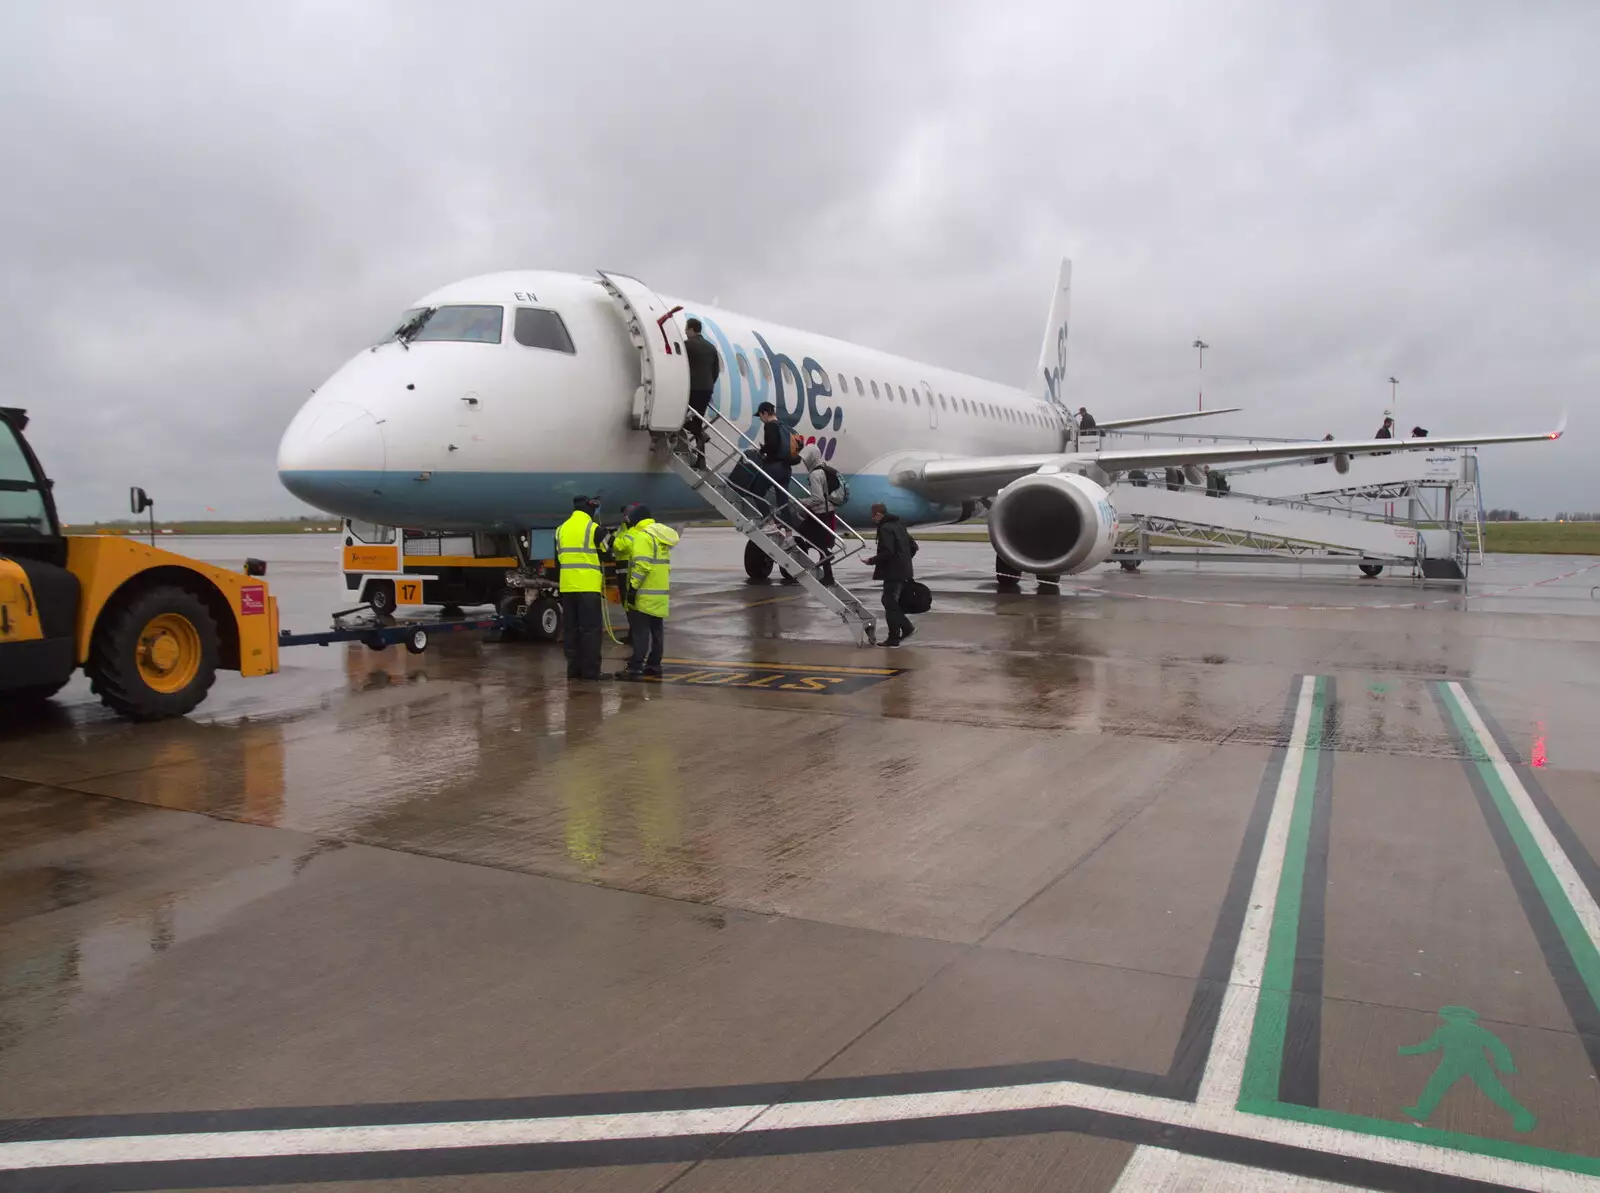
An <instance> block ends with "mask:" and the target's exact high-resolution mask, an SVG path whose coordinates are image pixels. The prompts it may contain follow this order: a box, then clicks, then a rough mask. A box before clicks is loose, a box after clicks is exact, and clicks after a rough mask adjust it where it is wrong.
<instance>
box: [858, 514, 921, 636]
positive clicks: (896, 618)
mask: <svg viewBox="0 0 1600 1193" xmlns="http://www.w3.org/2000/svg"><path fill="white" fill-rule="evenodd" d="M872 520H873V521H874V522H875V523H877V526H878V553H877V554H876V555H874V556H873V557H872V558H871V559H868V560H864V561H863V562H865V563H869V564H871V565H872V578H873V579H874V580H882V581H883V612H884V618H885V620H887V621H888V623H889V637H888V638H887V639H886V640H885V641H884V645H885V646H899V645H900V643H901V642H903V641H904V640H905V639H907V638H909V637H911V635H912V634H914V633H916V629H917V627H916V626H914V625H912V624H911V619H910V618H909V617H907V616H906V615H905V612H904V611H903V610H902V609H901V608H900V594H901V593H902V592H904V591H905V587H906V585H907V584H909V583H911V581H912V580H913V579H915V578H916V577H915V575H914V569H913V568H912V566H911V557H912V556H913V555H915V554H916V553H917V540H916V539H914V538H912V537H911V532H910V531H909V530H907V529H906V527H905V523H904V522H902V521H900V519H899V518H898V517H896V516H895V515H894V514H891V513H890V512H889V507H888V506H886V505H884V504H883V503H882V502H879V503H878V504H876V505H874V506H873V507H872Z"/></svg>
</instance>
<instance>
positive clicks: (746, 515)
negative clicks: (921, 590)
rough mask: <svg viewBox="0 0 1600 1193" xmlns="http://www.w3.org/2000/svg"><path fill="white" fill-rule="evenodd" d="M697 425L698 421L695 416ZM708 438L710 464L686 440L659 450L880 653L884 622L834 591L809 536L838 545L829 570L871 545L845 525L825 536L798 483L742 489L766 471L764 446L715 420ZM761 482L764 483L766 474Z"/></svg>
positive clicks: (664, 435)
mask: <svg viewBox="0 0 1600 1193" xmlns="http://www.w3.org/2000/svg"><path fill="white" fill-rule="evenodd" d="M689 417H690V418H691V419H693V418H695V417H696V416H695V415H694V414H693V413H691V414H690V416H689ZM705 430H706V450H705V454H704V456H703V457H702V456H700V454H699V453H698V452H697V451H696V447H695V442H694V440H693V439H692V438H691V437H690V436H689V435H688V434H687V433H684V432H678V433H671V432H656V433H655V435H654V440H655V448H656V450H657V451H660V452H664V453H665V454H666V458H667V462H668V464H669V465H670V466H671V468H672V470H673V471H674V472H676V473H677V474H678V475H679V476H681V477H682V478H683V479H684V481H685V482H687V483H688V485H689V487H690V488H691V489H693V490H694V491H695V492H696V493H698V494H700V496H701V497H703V498H704V499H705V500H706V501H707V502H708V503H709V504H710V505H711V506H712V507H713V508H715V509H716V510H717V511H718V512H719V513H721V514H722V516H723V517H725V518H727V519H728V521H729V522H730V523H731V524H732V525H733V528H734V529H735V530H737V531H738V532H739V533H740V534H742V535H743V536H744V537H745V539H746V540H747V541H749V542H750V543H752V544H754V545H755V547H756V548H757V549H758V550H760V551H762V552H763V553H764V554H766V556H767V557H768V558H769V559H771V560H772V562H773V563H774V564H776V565H777V566H778V567H779V568H780V569H781V570H783V571H784V572H786V573H788V574H789V575H792V576H793V577H794V578H795V579H796V580H797V581H799V583H800V586H801V587H802V588H804V589H805V590H806V591H807V592H808V593H810V594H811V596H812V597H813V598H815V599H816V600H817V602H818V603H819V604H821V605H822V606H823V607H824V608H827V609H831V610H832V611H833V612H834V613H835V614H837V615H838V617H839V619H840V620H841V621H843V622H844V624H845V625H846V626H848V627H849V628H850V631H851V633H852V634H853V635H854V636H855V639H856V644H857V645H858V646H871V645H873V644H874V643H875V641H876V635H877V618H876V617H874V616H873V613H872V611H871V610H870V609H869V608H868V607H867V606H866V605H865V604H863V603H862V601H861V599H860V598H859V597H858V596H856V595H855V593H853V592H851V591H850V590H849V589H847V588H845V587H844V586H843V585H840V584H834V585H831V586H830V585H827V584H824V583H823V582H822V577H823V575H824V574H825V570H824V567H823V562H824V558H823V556H822V555H820V554H819V553H818V548H816V547H815V546H812V545H811V543H810V541H809V539H808V533H809V536H810V537H811V538H815V539H817V540H820V541H822V542H829V541H830V540H831V542H832V546H831V547H829V548H828V550H827V552H826V562H827V563H829V564H831V565H832V566H833V567H835V568H837V567H838V566H839V565H840V564H842V563H844V562H845V561H846V560H848V559H851V558H854V557H855V556H858V555H860V554H861V553H862V552H863V551H864V550H865V549H866V545H867V544H866V542H865V540H863V539H862V538H861V536H860V535H858V534H857V533H856V532H855V531H854V530H852V529H851V528H850V527H848V526H846V525H845V524H844V523H843V521H839V522H838V525H837V526H835V527H833V528H831V531H830V533H826V534H825V533H822V531H824V530H830V528H828V527H827V526H825V524H824V523H823V522H822V521H821V519H819V518H818V517H817V515H816V514H814V513H812V512H811V511H810V510H808V509H807V508H806V507H805V506H804V505H803V504H802V503H801V500H800V496H799V495H798V494H799V493H800V492H803V491H804V490H802V489H801V486H800V483H799V482H798V481H797V480H794V479H791V480H790V482H789V484H790V487H789V488H787V489H784V490H782V491H779V490H778V489H777V488H776V487H772V488H767V489H766V491H765V492H757V491H756V490H755V489H754V488H752V487H746V486H744V485H741V484H740V483H739V482H740V480H741V479H743V477H744V476H748V475H749V474H750V473H752V472H757V471H758V469H759V465H756V464H755V463H754V462H755V461H756V460H758V459H759V452H758V450H757V448H756V444H755V443H754V442H753V441H752V440H751V439H750V438H749V437H748V436H747V435H744V434H743V433H742V432H740V431H738V430H737V429H736V428H735V427H734V426H733V424H731V423H729V422H727V421H726V420H724V419H718V418H716V417H715V416H714V415H713V416H712V419H711V420H710V421H709V422H708V423H707V424H706V428H705ZM742 461H750V462H751V464H752V467H751V468H747V469H740V468H739V465H740V463H741V462H742ZM759 475H761V476H763V477H764V476H765V473H764V472H760V473H759ZM808 548H809V549H808Z"/></svg>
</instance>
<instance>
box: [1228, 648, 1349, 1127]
mask: <svg viewBox="0 0 1600 1193" xmlns="http://www.w3.org/2000/svg"><path fill="white" fill-rule="evenodd" d="M1327 683H1328V681H1327V679H1326V678H1324V677H1323V676H1320V675H1319V676H1318V677H1317V680H1316V687H1315V689H1314V691H1313V693H1312V697H1311V721H1310V723H1309V724H1308V725H1307V726H1306V744H1305V749H1304V750H1303V751H1302V752H1301V755H1300V762H1299V766H1300V774H1299V777H1298V779H1297V781H1296V783H1295V794H1294V809H1293V814H1292V816H1291V817H1290V820H1289V838H1288V842H1287V844H1286V846H1285V852H1284V857H1283V873H1282V874H1281V875H1280V876H1279V879H1278V900H1277V904H1276V906H1275V908H1274V910H1273V916H1272V930H1271V932H1270V933H1269V934H1268V936H1267V960H1266V965H1265V966H1264V967H1263V970H1262V974H1261V996H1260V998H1259V999H1258V1000H1257V1002H1256V1018H1255V1023H1254V1025H1253V1026H1252V1028H1251V1032H1250V1049H1249V1051H1248V1052H1247V1053H1246V1055H1245V1065H1244V1076H1243V1079H1242V1080H1241V1082H1240V1086H1239V1098H1240V1101H1241V1102H1244V1101H1269V1100H1270V1101H1276V1100H1277V1097H1278V1083H1279V1080H1280V1077H1281V1074H1282V1072H1283V1049H1284V1037H1285V1035H1286V1034H1287V1032H1288V1028H1289V997H1290V994H1291V992H1292V990H1293V988H1294V957H1295V942H1296V940H1297V938H1298V937H1299V935H1300V902H1301V897H1302V895H1303V893H1304V889H1305V871H1306V848H1307V844H1308V842H1309V840H1310V836H1311V803H1312V799H1313V798H1314V796H1315V793H1316V788H1317V769H1318V765H1319V762H1320V757H1321V752H1322V732H1323V723H1324V719H1325V717H1326V715H1327V714H1326V708H1325V704H1326V702H1327ZM1292 763H1293V760H1292V759H1287V760H1285V765H1291V764H1292Z"/></svg>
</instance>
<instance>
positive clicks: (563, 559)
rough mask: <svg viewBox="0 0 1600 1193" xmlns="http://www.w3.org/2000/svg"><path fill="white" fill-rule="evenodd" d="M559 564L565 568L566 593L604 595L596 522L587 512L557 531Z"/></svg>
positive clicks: (580, 512) (563, 588)
mask: <svg viewBox="0 0 1600 1193" xmlns="http://www.w3.org/2000/svg"><path fill="white" fill-rule="evenodd" d="M556 563H557V564H558V565H559V566H560V568H561V591H562V592H604V591H605V587H606V585H605V575H604V574H603V573H602V572H601V570H600V552H599V551H598V550H596V549H595V545H594V519H593V518H591V517H590V516H589V515H588V514H586V513H585V512H584V511H583V510H573V511H572V517H570V518H568V519H567V520H566V521H565V522H563V523H562V524H561V525H560V526H557V527H556Z"/></svg>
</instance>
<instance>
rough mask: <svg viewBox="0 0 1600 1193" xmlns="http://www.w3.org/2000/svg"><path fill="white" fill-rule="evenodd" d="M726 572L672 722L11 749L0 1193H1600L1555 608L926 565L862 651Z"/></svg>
mask: <svg viewBox="0 0 1600 1193" xmlns="http://www.w3.org/2000/svg"><path fill="white" fill-rule="evenodd" d="M177 545H179V546H182V547H184V548H186V549H189V550H191V551H192V552H194V553H196V554H199V555H201V556H202V557H204V558H208V559H212V560H214V561H217V562H222V563H229V564H232V563H237V562H239V561H240V560H242V559H243V558H244V557H245V555H247V554H252V555H257V556H262V557H265V558H267V559H268V561H269V573H268V579H269V580H270V581H271V582H272V585H273V590H274V592H275V594H276V595H277V597H278V599H279V602H280V605H281V608H282V615H283V624H284V625H285V626H286V627H293V628H295V629H312V628H319V627H320V626H321V625H323V624H325V622H326V616H327V611H328V610H330V609H331V608H334V607H336V606H337V605H338V604H339V603H340V601H341V599H342V591H341V588H340V585H339V581H338V577H337V574H336V572H334V571H333V569H332V567H331V565H330V564H329V562H328V561H329V560H330V559H331V558H332V556H333V553H334V547H333V545H332V544H331V542H330V540H328V539H325V538H323V537H321V536H311V535H307V536H304V537H303V538H300V537H296V538H282V539H271V538H263V539H251V540H185V541H183V542H181V543H179V544H177ZM741 553H742V545H741V543H740V542H739V541H738V540H737V539H736V538H734V537H733V536H732V535H731V534H729V533H728V532H723V531H711V530H705V531H690V532H689V533H688V534H687V535H686V537H685V540H684V544H683V546H682V547H681V548H680V550H679V552H678V554H677V559H676V561H675V562H676V567H675V580H676V585H675V595H674V606H673V612H674V616H673V620H672V622H671V623H670V625H669V631H668V649H667V654H668V657H669V659H672V660H675V662H674V663H673V665H672V668H671V672H672V675H673V682H670V683H667V684H660V685H653V684H652V685H647V684H617V683H604V684H600V685H588V686H584V687H582V688H580V689H575V690H569V688H568V685H567V683H566V681H565V680H564V678H563V674H564V664H563V661H562V659H561V657H560V652H559V649H555V648H551V647H548V646H542V645H538V644H513V643H505V644H492V643H488V642H484V641H481V640H478V639H475V638H468V637H466V636H462V637H461V638H453V637H452V638H444V639H439V640H437V641H436V644H435V645H434V646H433V647H432V648H430V650H429V651H428V653H426V654H425V655H421V656H412V655H408V654H406V653H405V652H404V651H402V650H400V649H398V648H397V649H392V650H389V651H385V652H382V653H377V652H372V651H369V650H367V649H366V648H365V647H362V646H355V645H352V646H338V647H328V648H317V647H302V648H296V649H294V650H290V651H286V652H285V654H284V659H283V663H284V669H283V672H282V673H281V674H280V675H277V676H274V677H270V678H267V679H259V680H241V679H239V678H237V677H223V678H222V679H221V680H219V683H218V685H217V687H216V689H215V690H214V692H213V694H212V697H211V698H210V700H208V702H207V703H206V704H205V705H203V706H202V708H201V709H200V710H199V711H198V712H197V713H196V714H195V715H194V716H192V717H191V718H189V719H187V720H184V721H179V722H169V723H164V724H159V725H150V726H134V725H129V724H125V723H123V722H120V721H118V720H116V719H114V718H112V717H111V716H110V715H109V714H107V713H105V712H104V711H103V710H102V709H100V708H99V706H98V705H97V704H95V703H93V702H92V698H91V697H90V695H89V693H88V691H87V686H86V685H84V684H83V683H82V681H75V683H74V685H73V686H72V687H70V688H69V689H68V691H67V692H66V693H65V694H64V697H63V699H62V701H61V702H60V706H59V707H58V708H57V709H55V710H54V711H53V712H51V713H50V714H49V715H47V716H46V717H44V718H42V719H41V720H40V721H39V722H37V723H34V724H30V725H27V726H16V725H8V726H5V727H4V728H0V1119H3V1120H4V1121H3V1122H0V1191H4V1190H12V1189H17V1190H21V1189H66V1188H74V1189H79V1188H81V1189H132V1188H141V1189H142V1188H185V1189H194V1188H221V1187H232V1188H239V1187H263V1188H265V1187H286V1186H287V1187H294V1186H307V1187H319V1188H333V1189H339V1188H344V1187H348V1188H350V1189H352V1190H355V1189H360V1190H371V1189H379V1188H393V1189H397V1190H416V1191H422V1190H429V1191H431V1190H436V1189H437V1190H442V1189H472V1190H476V1189H483V1190H500V1189H506V1190H510V1189H517V1190H529V1189H533V1190H545V1189H550V1190H556V1189H559V1190H635V1189H637V1190H656V1189H664V1188H666V1187H668V1186H670V1187H671V1188H672V1189H674V1190H677V1191H686V1190H696V1191H698V1190H734V1189H784V1190H790V1189H794V1190H813V1189H815V1190H823V1189H828V1190H832V1189H845V1188H852V1189H855V1188H858V1189H871V1190H902V1189H903V1190H912V1189H915V1190H929V1189H949V1190H1031V1189H1039V1190H1052V1191H1060V1190H1085V1191H1103V1190H1111V1189H1118V1190H1124V1189H1139V1188H1151V1189H1200V1188H1203V1189H1263V1190H1267V1189H1272V1190H1276V1189H1291V1188H1293V1189H1327V1188H1339V1187H1354V1188H1376V1189H1405V1190H1410V1189H1456V1188H1460V1189H1468V1188H1471V1189H1482V1188H1527V1189H1545V1188H1549V1189H1560V1188H1572V1189H1588V1188H1600V1081H1597V1072H1600V947H1597V942H1600V903H1597V900H1600V867H1597V866H1596V864H1595V862H1594V859H1593V855H1594V854H1595V853H1596V852H1597V851H1600V734H1597V733H1596V732H1595V728H1594V727H1595V725H1596V724H1597V723H1600V715H1597V714H1600V668H1597V666H1596V664H1597V661H1600V617H1597V616H1596V614H1600V599H1594V595H1593V594H1592V592H1591V589H1592V587H1594V586H1600V566H1597V565H1596V564H1595V561H1592V560H1570V559H1560V558H1551V557H1526V556H1525V557H1508V558H1503V559H1491V560H1490V561H1489V562H1488V563H1487V564H1486V565H1484V566H1483V567H1482V568H1479V569H1477V570H1475V572H1474V574H1473V578H1472V587H1471V588H1470V590H1469V591H1468V593H1467V594H1466V595H1465V596H1463V595H1461V594H1459V593H1456V592H1454V591H1452V590H1450V589H1445V588H1438V587H1432V586H1430V587H1426V588H1424V587H1422V586H1420V585H1416V584H1413V583H1412V582H1411V581H1409V580H1407V579H1405V578H1396V577H1390V576H1384V577H1381V578H1379V579H1377V580H1363V579H1360V578H1358V577H1356V576H1355V575H1353V574H1348V575H1347V574H1345V572H1344V571H1343V570H1342V569H1340V570H1332V569H1327V568H1321V567H1316V568H1314V567H1309V566H1308V567H1306V568H1304V569H1303V571H1302V569H1293V570H1290V571H1286V570H1285V569H1283V568H1282V567H1277V566H1271V565H1263V566H1260V567H1251V566H1242V565H1240V566H1228V567H1213V568H1209V569H1204V570H1200V569H1196V568H1195V567H1193V566H1190V565H1182V564H1151V565H1146V567H1145V568H1144V570H1142V571H1141V572H1140V573H1139V574H1137V575H1129V574H1125V573H1122V572H1120V571H1116V570H1111V569H1102V570H1100V571H1097V572H1095V573H1092V574H1090V575H1087V576H1080V577H1073V578H1069V580H1068V581H1067V582H1066V583H1065V584H1063V586H1062V591H1061V592H1060V593H1059V594H1046V595H1038V594H1034V593H1032V592H1031V591H1030V592H1026V593H1024V594H1023V595H1004V594H999V593H997V592H996V591H995V589H994V584H993V576H992V569H991V566H990V565H991V562H992V557H991V556H990V555H989V554H988V552H987V549H986V548H985V547H984V546H983V545H982V544H975V543H943V542H928V543H926V544H925V545H924V547H923V550H922V552H921V553H920V554H919V556H918V566H919V575H920V577H921V578H922V579H924V580H925V581H926V582H928V583H929V584H930V586H931V587H932V588H933V590H934V593H935V604H934V608H933V610H932V611H931V612H930V613H928V614H927V615H925V616H923V617H920V618H918V619H917V623H918V632H917V634H916V636H915V638H914V639H913V640H912V641H911V642H910V643H908V644H907V645H906V646H904V647H902V648H900V649H899V650H893V651H891V650H887V649H881V648H879V649H867V650H859V649H856V648H855V647H854V646H852V645H851V644H850V641H849V638H848V635H847V633H846V632H845V630H844V628H843V627H842V626H840V625H839V624H838V623H837V622H836V621H833V620H831V619H830V618H829V617H828V616H826V615H825V614H824V613H823V612H822V611H821V610H819V609H817V608H815V607H814V606H811V605H810V604H809V603H808V602H807V600H806V598H805V596H804V595H803V593H801V592H800V591H799V590H797V589H793V588H783V587H779V586H751V585H747V584H745V583H744V582H743V574H742V569H741V568H740V566H739V560H740V557H741ZM1352 571H1353V569H1352ZM864 576H865V572H864V569H856V570H854V571H842V573H841V579H844V580H845V581H846V582H847V583H850V582H851V580H852V578H860V579H861V583H860V585H859V587H860V588H861V589H862V590H865V589H867V588H868V587H870V585H869V583H868V582H866V581H865V579H864ZM623 653H624V652H623V650H622V649H621V648H619V647H614V646H612V647H608V654H609V655H611V656H612V657H614V658H616V659H617V660H618V661H619V663H620V659H621V657H622V655H623ZM774 676H778V677H780V678H779V679H776V680H775V679H773V677H774ZM829 680H836V681H837V682H824V681H829ZM1463 1010H1464V1011H1465V1013H1463Z"/></svg>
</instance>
